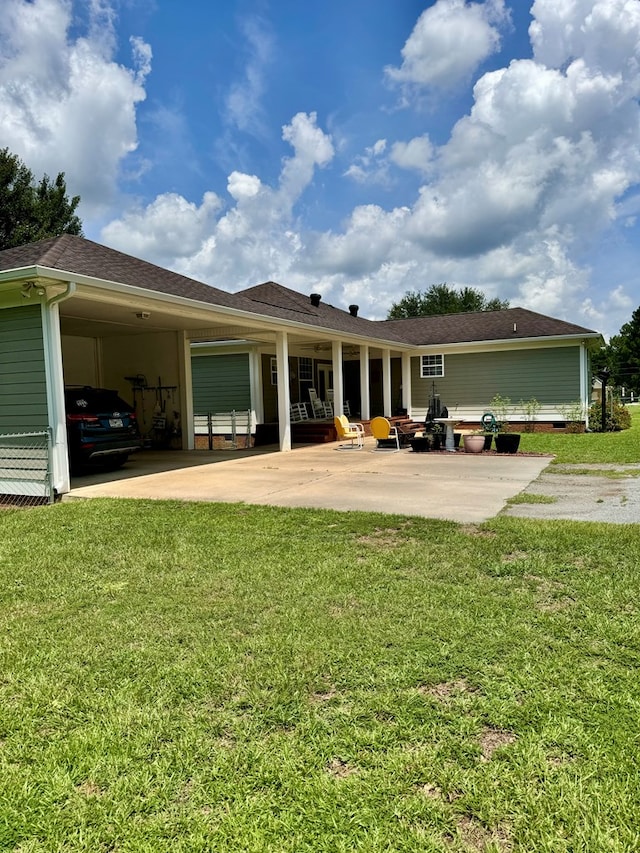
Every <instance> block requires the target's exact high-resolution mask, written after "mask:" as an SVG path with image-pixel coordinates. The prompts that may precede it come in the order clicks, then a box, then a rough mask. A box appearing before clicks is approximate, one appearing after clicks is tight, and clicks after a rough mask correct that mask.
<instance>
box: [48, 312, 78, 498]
mask: <svg viewBox="0 0 640 853" xmlns="http://www.w3.org/2000/svg"><path fill="white" fill-rule="evenodd" d="M41 311H42V338H43V345H44V369H45V375H46V381H47V408H48V410H49V426H50V428H51V454H52V460H51V463H52V465H51V468H52V470H51V483H52V485H53V488H54V489H55V490H56V492H57V493H58V494H64V493H65V492H68V491H69V490H70V488H71V481H70V475H69V457H68V455H67V426H66V416H65V404H64V372H63V369H62V341H61V336H60V309H59V308H58V305H57V303H53V304H48V303H46V302H43V303H42V308H41Z"/></svg>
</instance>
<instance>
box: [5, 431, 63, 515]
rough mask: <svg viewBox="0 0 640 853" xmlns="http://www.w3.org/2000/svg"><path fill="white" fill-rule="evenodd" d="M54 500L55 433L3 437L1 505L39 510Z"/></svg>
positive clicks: (13, 434)
mask: <svg viewBox="0 0 640 853" xmlns="http://www.w3.org/2000/svg"><path fill="white" fill-rule="evenodd" d="M53 500H54V491H53V484H52V471H51V432H50V431H49V430H43V431H42V432H16V433H0V505H1V504H4V505H10V506H38V505H40V504H50V503H53Z"/></svg>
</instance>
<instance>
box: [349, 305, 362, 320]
mask: <svg viewBox="0 0 640 853" xmlns="http://www.w3.org/2000/svg"><path fill="white" fill-rule="evenodd" d="M359 308H360V306H359V305H349V314H351V316H352V317H357V316H358V309H359Z"/></svg>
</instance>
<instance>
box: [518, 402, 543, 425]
mask: <svg viewBox="0 0 640 853" xmlns="http://www.w3.org/2000/svg"><path fill="white" fill-rule="evenodd" d="M519 405H520V408H521V409H522V411H523V412H524V430H525V432H533V431H534V430H535V422H536V419H537V417H538V413H539V412H540V409H541V408H542V404H541V403H540V402H538V400H536V398H535V397H531V399H530V400H520V404H519Z"/></svg>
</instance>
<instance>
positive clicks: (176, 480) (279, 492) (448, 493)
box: [64, 439, 550, 523]
mask: <svg viewBox="0 0 640 853" xmlns="http://www.w3.org/2000/svg"><path fill="white" fill-rule="evenodd" d="M374 447H375V441H374V440H373V439H366V443H365V448H364V449H363V450H338V449H337V445H336V444H324V445H307V446H304V447H298V448H296V449H294V450H293V451H291V452H290V453H280V452H277V451H274V449H273V448H258V449H254V450H249V451H239V450H235V451H234V450H230V451H212V452H208V451H192V452H187V451H160V452H158V451H143V452H141V453H140V454H139V455H137V456H133V457H131V459H130V460H129V462H128V463H127V465H126V466H125V467H124V468H123V469H121V470H119V471H116V472H112V473H96V474H90V475H87V476H83V477H77V478H74V479H73V480H72V489H71V492H69V493H68V494H67V495H65V497H64V499H65V500H75V499H80V498H95V497H110V498H149V499H168V500H181V501H224V502H227V503H235V502H244V503H248V504H263V505H271V506H282V507H314V508H318V509H336V510H344V511H348V510H363V511H378V512H387V513H399V514H404V515H418V516H423V517H425V518H439V519H447V520H451V521H458V522H463V523H469V522H482V521H486V520H487V519H489V518H492V517H493V516H495V515H497V513H499V512H500V510H501V509H502V508H503V507H504V506H505V502H506V501H507V500H508V499H509V498H510V497H512V496H513V495H516V494H518V493H519V492H521V491H522V490H523V489H525V488H526V487H527V486H528V485H529V483H530V482H531V481H532V480H535V479H536V477H538V475H539V474H540V473H541V471H542V470H543V469H544V468H545V467H546V466H547V465H548V464H549V462H550V458H549V457H541V456H503V455H496V454H478V455H476V454H465V453H463V452H457V453H447V452H439V453H413V452H411V451H409V450H401V451H400V452H399V453H396V452H388V451H375V450H374Z"/></svg>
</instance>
